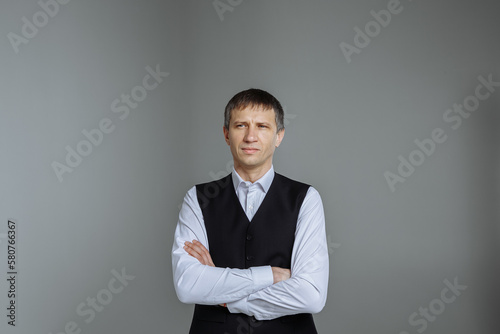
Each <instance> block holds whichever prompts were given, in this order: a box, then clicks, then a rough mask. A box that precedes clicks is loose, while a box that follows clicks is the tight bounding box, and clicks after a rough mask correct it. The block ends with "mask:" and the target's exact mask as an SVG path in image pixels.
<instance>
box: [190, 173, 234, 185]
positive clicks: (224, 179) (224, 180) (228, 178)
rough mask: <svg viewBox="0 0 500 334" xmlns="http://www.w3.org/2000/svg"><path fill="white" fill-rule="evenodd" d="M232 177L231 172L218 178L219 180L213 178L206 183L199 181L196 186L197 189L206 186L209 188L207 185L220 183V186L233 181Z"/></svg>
mask: <svg viewBox="0 0 500 334" xmlns="http://www.w3.org/2000/svg"><path fill="white" fill-rule="evenodd" d="M231 181H232V179H231V173H229V174H228V175H226V176H224V177H222V178H220V179H218V180H212V181H208V182H204V183H199V184H197V185H195V188H197V189H204V188H207V187H213V186H215V185H218V186H222V185H224V186H226V185H227V184H228V183H231Z"/></svg>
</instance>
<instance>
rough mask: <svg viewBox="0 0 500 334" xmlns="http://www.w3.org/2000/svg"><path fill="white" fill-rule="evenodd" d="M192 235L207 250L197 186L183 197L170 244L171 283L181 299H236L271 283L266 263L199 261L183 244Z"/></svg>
mask: <svg viewBox="0 0 500 334" xmlns="http://www.w3.org/2000/svg"><path fill="white" fill-rule="evenodd" d="M193 239H196V240H198V241H199V242H201V243H202V244H203V245H204V246H205V247H206V248H207V249H208V250H209V251H210V249H209V248H208V237H207V232H206V228H205V223H204V221H203V214H202V212H201V208H200V205H199V203H198V199H197V195H196V187H193V188H191V189H190V190H189V191H188V192H187V194H186V196H185V197H184V201H183V203H182V207H181V211H180V213H179V220H178V222H177V227H176V229H175V235H174V243H173V247H172V271H173V277H174V287H175V292H176V293H177V297H178V298H179V300H180V301H181V302H183V303H197V304H204V305H217V304H221V303H227V302H231V301H236V300H239V299H241V298H243V297H245V296H248V295H250V294H251V293H253V292H256V291H258V290H261V289H263V288H265V287H267V286H270V285H272V284H273V273H272V270H271V266H269V265H268V266H259V267H251V268H249V269H237V268H219V267H211V266H207V265H204V264H201V263H200V262H199V261H198V260H197V259H196V258H194V257H192V256H191V255H189V254H188V253H187V252H186V250H185V249H184V248H183V247H184V242H185V241H190V242H192V241H193Z"/></svg>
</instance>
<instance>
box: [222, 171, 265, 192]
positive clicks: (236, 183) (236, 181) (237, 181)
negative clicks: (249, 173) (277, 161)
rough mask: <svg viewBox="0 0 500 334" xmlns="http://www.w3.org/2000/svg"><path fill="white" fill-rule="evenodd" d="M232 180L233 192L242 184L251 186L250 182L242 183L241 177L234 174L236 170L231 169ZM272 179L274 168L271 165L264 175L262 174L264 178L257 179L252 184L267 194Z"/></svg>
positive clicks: (236, 173)
mask: <svg viewBox="0 0 500 334" xmlns="http://www.w3.org/2000/svg"><path fill="white" fill-rule="evenodd" d="M231 176H232V178H233V185H234V190H235V191H237V190H238V187H239V186H240V185H241V184H242V183H243V184H244V183H249V184H252V183H251V182H249V181H244V180H243V179H242V178H241V176H240V175H239V174H238V172H236V170H235V169H234V167H233V173H232V174H231ZM273 179H274V167H273V165H271V168H270V169H269V170H268V171H267V172H266V174H264V176H262V177H261V178H260V179H258V180H257V181H255V182H254V183H253V184H258V185H259V186H260V187H261V188H262V190H263V191H264V192H265V193H267V191H268V190H269V188H270V187H271V183H273Z"/></svg>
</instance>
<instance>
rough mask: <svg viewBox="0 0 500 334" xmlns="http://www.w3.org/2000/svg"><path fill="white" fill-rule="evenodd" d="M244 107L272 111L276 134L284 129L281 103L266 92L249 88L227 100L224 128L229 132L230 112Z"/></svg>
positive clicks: (283, 114)
mask: <svg viewBox="0 0 500 334" xmlns="http://www.w3.org/2000/svg"><path fill="white" fill-rule="evenodd" d="M246 107H262V108H264V109H273V110H274V116H275V119H276V127H277V132H279V131H281V130H283V129H284V128H285V125H284V118H285V113H284V112H283V108H282V107H281V103H280V102H279V101H278V100H277V99H276V98H275V97H274V96H272V95H271V94H269V93H268V92H266V91H264V90H262V89H257V88H250V89H247V90H244V91H242V92H239V93H238V94H236V95H235V96H233V97H232V98H231V100H229V102H228V103H227V105H226V109H225V111H224V127H225V128H226V129H228V130H229V122H230V121H231V112H232V111H233V110H241V109H245V108H246Z"/></svg>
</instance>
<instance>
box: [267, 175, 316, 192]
mask: <svg viewBox="0 0 500 334" xmlns="http://www.w3.org/2000/svg"><path fill="white" fill-rule="evenodd" d="M274 177H275V179H276V181H277V182H279V183H281V184H285V185H288V186H290V187H293V188H298V189H305V190H307V189H308V188H309V187H311V186H310V185H309V184H306V183H304V182H300V181H297V180H293V179H291V178H289V177H286V176H284V175H281V174H279V173H275V174H274Z"/></svg>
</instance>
